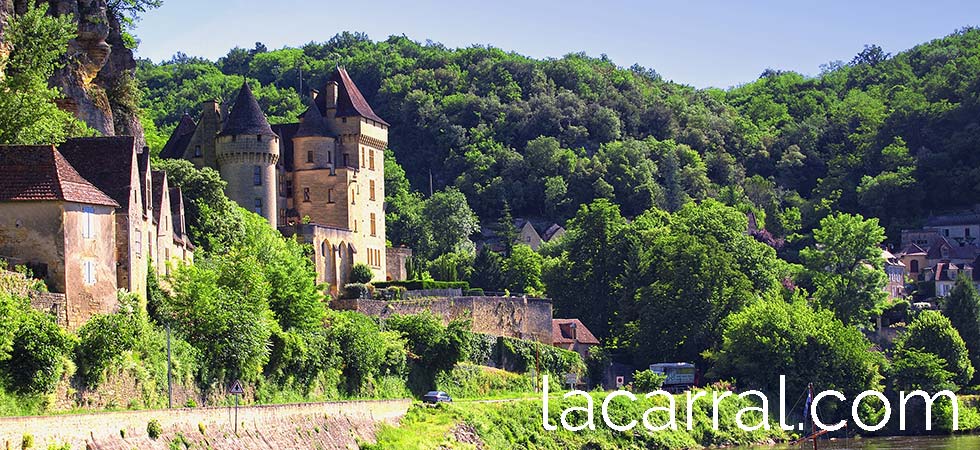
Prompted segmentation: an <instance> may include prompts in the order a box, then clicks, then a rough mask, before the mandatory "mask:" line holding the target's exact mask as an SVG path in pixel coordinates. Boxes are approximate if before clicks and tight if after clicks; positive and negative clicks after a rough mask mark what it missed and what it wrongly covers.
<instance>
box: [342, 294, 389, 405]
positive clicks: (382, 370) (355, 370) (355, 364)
mask: <svg viewBox="0 0 980 450" xmlns="http://www.w3.org/2000/svg"><path fill="white" fill-rule="evenodd" d="M328 322H329V324H330V337H331V338H332V340H333V341H334V342H336V343H337V345H338V346H339V349H340V357H341V364H340V366H341V373H342V375H343V376H344V380H343V382H344V386H343V387H344V389H345V391H346V392H347V393H348V394H358V393H360V392H361V390H362V389H363V388H365V387H366V386H367V385H368V382H369V381H370V380H372V379H374V378H375V377H376V376H383V375H402V374H403V373H404V370H405V348H404V342H403V341H402V340H401V337H400V336H398V334H397V333H384V332H381V329H380V328H378V324H377V323H376V322H375V321H374V320H373V319H372V318H370V317H368V316H365V315H363V314H360V313H356V312H353V311H341V312H336V313H333V314H332V315H331V316H330V317H329V318H328Z"/></svg>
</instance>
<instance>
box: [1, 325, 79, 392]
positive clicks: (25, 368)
mask: <svg viewBox="0 0 980 450" xmlns="http://www.w3.org/2000/svg"><path fill="white" fill-rule="evenodd" d="M74 345H75V340H74V339H73V337H72V336H71V335H70V334H68V333H67V332H66V331H65V330H63V329H61V327H59V326H58V324H56V323H55V321H54V318H53V317H52V316H51V315H50V314H46V313H43V312H40V311H35V310H27V311H25V312H24V317H23V319H21V320H20V323H19V324H17V326H16V332H15V333H14V340H13V346H12V350H11V352H10V359H7V360H6V361H0V373H3V374H4V378H6V380H7V385H8V386H10V387H12V388H13V390H15V391H17V392H20V393H27V394H45V393H49V392H52V391H53V390H54V387H55V386H56V385H57V383H58V381H59V380H60V379H61V375H62V373H63V371H64V364H65V361H67V360H68V359H69V358H70V355H71V351H72V349H73V348H74Z"/></svg>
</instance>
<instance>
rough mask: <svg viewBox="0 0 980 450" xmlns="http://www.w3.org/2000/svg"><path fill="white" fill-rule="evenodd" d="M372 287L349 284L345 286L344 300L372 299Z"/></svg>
mask: <svg viewBox="0 0 980 450" xmlns="http://www.w3.org/2000/svg"><path fill="white" fill-rule="evenodd" d="M370 286H371V285H369V284H362V283H347V284H345V285H344V295H343V298H371V288H370Z"/></svg>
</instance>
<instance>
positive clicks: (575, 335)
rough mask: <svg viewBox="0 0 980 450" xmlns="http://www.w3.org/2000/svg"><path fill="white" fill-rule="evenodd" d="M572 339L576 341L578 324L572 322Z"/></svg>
mask: <svg viewBox="0 0 980 450" xmlns="http://www.w3.org/2000/svg"><path fill="white" fill-rule="evenodd" d="M572 341H575V342H576V343H578V324H577V323H575V322H572Z"/></svg>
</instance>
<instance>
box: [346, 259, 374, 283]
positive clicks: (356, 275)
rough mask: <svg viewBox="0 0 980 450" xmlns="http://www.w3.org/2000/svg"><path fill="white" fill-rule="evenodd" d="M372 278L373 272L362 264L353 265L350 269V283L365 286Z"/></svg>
mask: <svg viewBox="0 0 980 450" xmlns="http://www.w3.org/2000/svg"><path fill="white" fill-rule="evenodd" d="M373 278H374V271H373V270H371V267H370V266H368V265H367V264H364V263H357V264H354V267H351V269H350V282H351V283H362V284H367V283H370V282H371V279H373Z"/></svg>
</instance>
